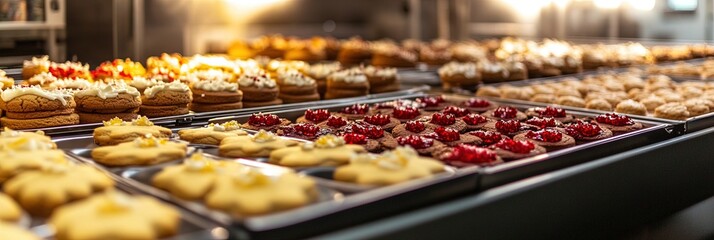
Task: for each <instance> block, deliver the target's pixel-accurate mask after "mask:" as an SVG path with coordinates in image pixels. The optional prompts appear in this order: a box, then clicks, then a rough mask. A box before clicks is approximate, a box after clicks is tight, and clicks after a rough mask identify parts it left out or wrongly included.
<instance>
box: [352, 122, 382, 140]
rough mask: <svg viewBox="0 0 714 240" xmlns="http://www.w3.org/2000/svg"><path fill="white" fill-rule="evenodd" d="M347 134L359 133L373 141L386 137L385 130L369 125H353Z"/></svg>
mask: <svg viewBox="0 0 714 240" xmlns="http://www.w3.org/2000/svg"><path fill="white" fill-rule="evenodd" d="M347 132H351V133H359V134H362V135H365V136H367V137H368V138H371V139H377V138H381V137H383V136H384V129H382V128H381V127H379V126H374V125H368V124H353V125H351V126H350V127H349V128H348V129H347Z"/></svg>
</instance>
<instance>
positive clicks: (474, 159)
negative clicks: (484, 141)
mask: <svg viewBox="0 0 714 240" xmlns="http://www.w3.org/2000/svg"><path fill="white" fill-rule="evenodd" d="M438 158H439V159H440V160H441V161H444V162H446V163H447V164H449V165H452V166H456V167H467V166H474V165H477V166H482V167H487V166H494V165H497V164H501V163H503V159H501V157H500V156H498V154H496V152H495V151H493V150H491V149H488V148H482V147H477V146H473V145H466V144H459V145H456V146H454V147H452V148H450V149H449V151H445V152H444V153H443V154H441V155H440V156H439V157H438Z"/></svg>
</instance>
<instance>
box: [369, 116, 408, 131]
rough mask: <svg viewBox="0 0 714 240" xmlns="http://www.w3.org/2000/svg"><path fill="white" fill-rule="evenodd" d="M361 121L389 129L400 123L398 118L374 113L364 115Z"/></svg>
mask: <svg viewBox="0 0 714 240" xmlns="http://www.w3.org/2000/svg"><path fill="white" fill-rule="evenodd" d="M362 122H364V123H369V124H372V125H375V126H380V127H382V129H384V130H387V131H391V130H392V129H393V128H394V127H396V126H397V125H399V124H400V123H402V122H401V121H399V119H396V118H393V117H390V116H389V115H385V114H375V115H371V116H365V117H364V118H362Z"/></svg>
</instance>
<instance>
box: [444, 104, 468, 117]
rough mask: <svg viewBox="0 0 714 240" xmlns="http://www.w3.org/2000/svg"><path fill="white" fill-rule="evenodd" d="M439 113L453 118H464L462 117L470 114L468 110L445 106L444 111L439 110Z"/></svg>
mask: <svg viewBox="0 0 714 240" xmlns="http://www.w3.org/2000/svg"><path fill="white" fill-rule="evenodd" d="M441 112H442V113H446V114H451V115H454V117H457V118H460V117H464V116H466V115H468V114H469V113H471V111H469V110H468V109H466V108H461V107H457V106H447V107H445V108H444V110H441Z"/></svg>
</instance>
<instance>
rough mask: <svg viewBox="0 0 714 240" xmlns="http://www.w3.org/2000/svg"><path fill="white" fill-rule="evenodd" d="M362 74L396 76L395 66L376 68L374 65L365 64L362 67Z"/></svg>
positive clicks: (385, 76) (384, 76)
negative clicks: (365, 65)
mask: <svg viewBox="0 0 714 240" xmlns="http://www.w3.org/2000/svg"><path fill="white" fill-rule="evenodd" d="M363 71H364V74H366V75H367V76H374V77H381V78H394V77H397V69H396V68H390V67H388V68H376V67H374V66H367V67H366V68H364V69H363Z"/></svg>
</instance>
